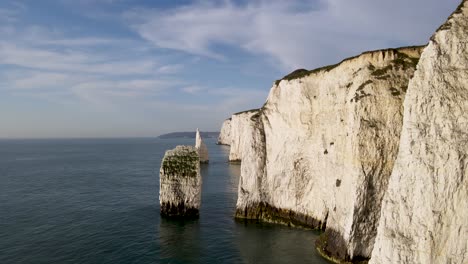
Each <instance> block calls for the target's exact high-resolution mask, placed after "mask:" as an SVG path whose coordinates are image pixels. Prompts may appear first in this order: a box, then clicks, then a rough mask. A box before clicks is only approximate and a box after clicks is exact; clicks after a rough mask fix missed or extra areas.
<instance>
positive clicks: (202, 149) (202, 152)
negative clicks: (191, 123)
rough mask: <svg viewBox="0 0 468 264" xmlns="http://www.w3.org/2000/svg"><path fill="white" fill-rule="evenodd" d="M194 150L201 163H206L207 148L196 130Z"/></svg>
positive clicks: (208, 159)
mask: <svg viewBox="0 0 468 264" xmlns="http://www.w3.org/2000/svg"><path fill="white" fill-rule="evenodd" d="M195 148H196V149H197V151H198V156H199V157H200V162H201V163H208V162H209V161H210V158H209V156H208V148H207V147H206V144H205V142H203V139H202V137H201V135H200V131H199V130H198V128H197V134H196V135H195Z"/></svg>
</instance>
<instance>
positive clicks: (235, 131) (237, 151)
mask: <svg viewBox="0 0 468 264" xmlns="http://www.w3.org/2000/svg"><path fill="white" fill-rule="evenodd" d="M256 113H258V109H253V110H249V111H244V112H240V113H236V114H233V115H232V116H231V132H230V138H231V141H230V142H231V143H230V144H229V145H230V146H231V149H230V151H229V161H241V160H242V155H243V154H242V152H243V150H244V149H245V148H246V147H245V143H246V140H248V138H246V137H245V133H244V131H245V130H246V129H247V127H248V124H249V120H250V118H251V117H252V116H253V115H254V114H256Z"/></svg>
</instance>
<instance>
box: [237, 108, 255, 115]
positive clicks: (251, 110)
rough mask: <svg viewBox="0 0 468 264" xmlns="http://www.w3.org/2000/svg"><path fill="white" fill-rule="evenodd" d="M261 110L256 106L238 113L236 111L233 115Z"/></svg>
mask: <svg viewBox="0 0 468 264" xmlns="http://www.w3.org/2000/svg"><path fill="white" fill-rule="evenodd" d="M258 110H260V109H259V108H255V109H250V110H245V111H241V112H237V113H234V114H232V115H240V114H246V113H251V112H256V111H258Z"/></svg>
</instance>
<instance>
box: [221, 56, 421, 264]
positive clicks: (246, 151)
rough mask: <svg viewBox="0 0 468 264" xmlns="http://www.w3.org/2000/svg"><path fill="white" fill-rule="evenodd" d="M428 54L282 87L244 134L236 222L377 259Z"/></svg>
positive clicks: (349, 64)
mask: <svg viewBox="0 0 468 264" xmlns="http://www.w3.org/2000/svg"><path fill="white" fill-rule="evenodd" d="M421 51H422V47H408V48H401V49H389V50H380V51H373V52H366V53H364V54H361V55H360V56H357V57H354V58H351V59H347V60H345V61H343V62H341V63H340V64H339V65H333V66H329V67H324V68H321V69H317V70H314V71H306V70H298V71H295V72H293V73H291V74H290V75H288V76H286V77H285V78H284V79H283V80H280V81H277V82H276V83H275V85H274V86H273V87H272V89H271V91H270V94H269V96H268V100H267V102H266V104H265V105H264V107H263V108H262V109H260V111H255V112H253V113H251V114H249V115H245V116H244V117H243V120H244V121H243V122H242V124H244V127H239V129H242V131H243V134H239V135H240V136H242V137H243V138H242V139H241V140H238V142H242V144H239V147H237V149H242V151H241V153H242V155H241V157H239V159H242V165H241V178H240V183H239V193H238V201H237V212H236V217H238V218H251V219H263V220H265V221H270V222H277V223H285V224H289V225H304V226H309V227H314V228H323V229H326V231H325V235H324V236H323V237H322V240H321V241H322V242H323V243H321V244H320V248H321V250H322V251H323V252H325V253H326V254H329V255H331V256H332V257H334V258H337V259H359V258H369V257H370V254H371V251H372V245H373V244H374V239H375V235H376V230H377V223H378V220H379V217H380V205H381V200H382V197H383V195H384V192H385V191H386V189H387V182H388V179H389V177H390V174H391V170H392V168H393V164H394V160H395V158H396V154H397V151H398V143H399V138H400V131H401V126H402V120H403V117H402V113H403V107H402V104H403V99H404V96H405V93H406V88H407V85H408V81H409V79H410V77H411V76H412V75H413V73H414V70H415V66H416V64H417V61H418V59H419V56H420V53H421ZM234 122H235V120H234V117H233V119H232V122H231V126H232V128H231V131H234V129H235V128H236V127H237V125H236V124H235V123H234ZM231 133H232V132H231ZM232 134H234V133H232ZM231 148H233V146H232V145H231ZM234 149H235V148H234ZM230 158H236V157H234V155H233V156H232V157H231V156H230Z"/></svg>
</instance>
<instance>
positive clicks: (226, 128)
mask: <svg viewBox="0 0 468 264" xmlns="http://www.w3.org/2000/svg"><path fill="white" fill-rule="evenodd" d="M217 144H218V145H228V146H229V145H231V118H228V119H226V120H224V122H223V125H222V126H221V131H220V132H219V136H218V143H217Z"/></svg>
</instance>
